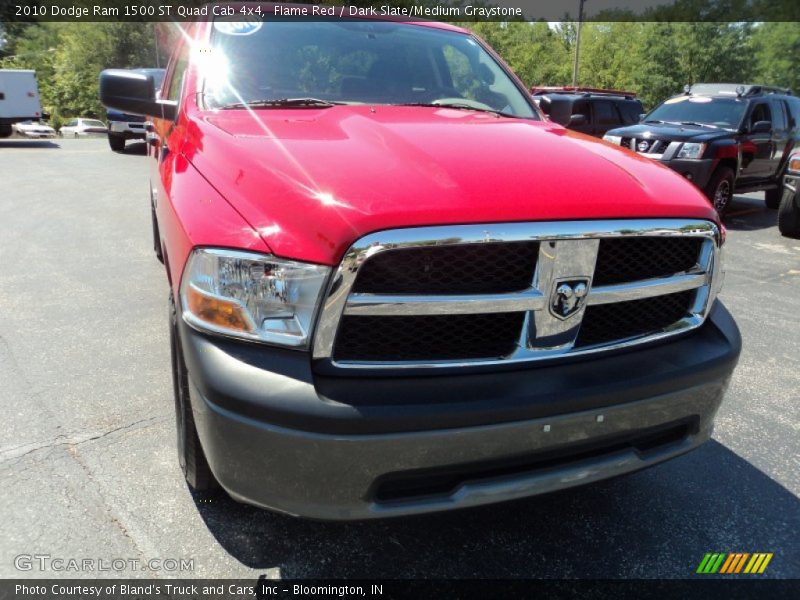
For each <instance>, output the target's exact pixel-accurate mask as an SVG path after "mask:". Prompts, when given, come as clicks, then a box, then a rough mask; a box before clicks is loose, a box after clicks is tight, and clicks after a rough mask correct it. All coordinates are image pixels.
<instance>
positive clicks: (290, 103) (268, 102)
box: [218, 98, 343, 110]
mask: <svg viewBox="0 0 800 600" xmlns="http://www.w3.org/2000/svg"><path fill="white" fill-rule="evenodd" d="M337 104H343V102H331V101H330V100H320V99H319V98H276V99H264V100H248V101H247V102H233V103H231V104H224V105H223V106H220V107H218V108H219V109H220V110H226V109H229V108H305V107H308V108H329V107H331V106H336V105H337Z"/></svg>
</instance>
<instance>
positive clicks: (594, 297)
mask: <svg viewBox="0 0 800 600" xmlns="http://www.w3.org/2000/svg"><path fill="white" fill-rule="evenodd" d="M642 236H681V237H683V236H693V237H702V238H705V239H706V240H707V242H706V243H704V244H703V246H702V249H701V252H700V256H699V257H698V263H697V265H696V266H695V268H694V269H691V270H690V271H687V272H685V273H676V274H675V275H673V276H669V277H664V278H657V279H649V280H643V281H638V282H631V283H624V284H618V285H607V286H598V287H596V288H592V287H591V278H592V276H593V275H594V262H595V260H596V257H597V248H598V246H599V240H601V239H606V238H622V237H642ZM719 240H720V234H719V229H718V228H717V226H716V225H715V224H714V223H713V222H710V221H703V220H688V219H647V220H641V219H639V220H608V221H549V222H533V223H493V224H485V225H454V226H434V227H416V228H408V229H395V230H388V231H380V232H377V233H372V234H369V235H367V236H365V237H363V238H361V239H360V240H358V241H357V242H355V243H354V244H353V245H352V246H351V247H350V249H348V251H347V252H346V253H345V255H344V258H343V259H342V261H341V263H340V265H339V267H338V269H337V271H336V272H335V273H334V274H333V276H332V277H331V281H330V284H329V287H328V289H327V291H326V294H325V296H324V302H323V305H322V309H321V312H320V317H319V320H318V323H317V327H316V330H315V332H314V343H313V350H312V356H313V358H314V359H317V360H322V361H328V362H329V363H330V364H331V365H333V366H335V367H337V368H342V369H382V368H391V369H396V368H406V369H407V368H423V369H428V368H436V367H457V366H476V365H493V364H498V365H499V364H508V363H510V362H528V361H535V360H542V359H547V358H553V357H556V356H562V355H565V354H569V355H570V356H573V355H583V354H591V353H595V352H602V351H606V350H611V349H617V348H623V347H628V346H632V345H635V344H638V343H642V342H645V341H653V340H659V339H663V338H665V337H669V336H672V335H675V334H677V333H681V332H684V331H687V330H690V329H693V328H695V327H699V326H700V325H701V324H702V323H703V321H704V319H705V317H706V315H707V313H708V311H709V310H710V304H711V302H710V300H713V297H714V295H715V294H714V293H713V290H712V288H711V286H712V280H713V279H714V277H713V276H712V275H716V271H717V269H718V263H719V261H718V260H715V257H716V254H717V248H718V246H719ZM529 241H538V242H540V244H541V245H540V253H539V258H538V262H537V266H536V273H535V275H534V280H533V282H532V284H531V287H530V288H528V289H527V290H523V291H521V292H514V293H507V294H487V295H483V294H476V295H453V296H449V295H430V296H427V295H383V294H368V293H358V294H350V290H351V289H352V287H353V284H354V283H355V280H356V277H357V275H358V271H359V269H360V268H361V267H362V266H363V265H364V263H365V262H367V261H368V260H371V259H372V258H373V257H374V256H376V255H377V254H380V253H383V252H387V251H402V250H403V249H405V248H415V247H422V246H453V245H463V244H484V243H497V242H529ZM570 278H584V279H588V280H589V281H590V283H589V292H588V295H587V298H586V302H585V303H584V307H582V308H581V309H580V310H578V311H576V313H574V314H571V315H569V317H568V318H566V319H557V318H556V317H555V316H553V315H552V314H550V311H549V308H548V307H549V304H550V298H551V297H552V294H553V293H554V290H555V288H554V286H555V285H556V282H558V281H563V280H565V279H570ZM692 289H697V290H698V294H697V298H696V301H695V304H694V306H693V308H692V312H691V314H689V315H687V317H686V318H684V319H682V320H680V321H678V322H677V323H675V324H674V325H673V326H671V327H670V328H669V329H668V330H665V331H663V332H659V333H657V334H654V335H649V336H644V337H641V336H640V337H638V338H632V339H626V340H619V341H617V342H614V343H612V344H605V345H602V346H597V347H581V348H577V349H576V348H574V342H575V339H576V337H577V333H578V330H579V326H580V323H581V320H582V318H583V312H584V311H585V306H588V305H595V304H607V303H611V302H622V301H627V300H636V299H641V298H650V297H653V296H657V295H662V294H670V293H675V292H680V291H687V290H692ZM510 311H519V312H523V311H524V312H525V313H526V316H525V321H524V325H523V328H522V331H521V333H520V338H519V341H518V345H517V348H516V350H515V351H514V352H512V353H511V354H510V355H508V356H505V357H499V358H496V359H488V360H486V359H469V360H451V361H426V362H422V363H419V362H405V361H403V362H375V361H363V362H362V361H358V362H356V361H333V360H332V353H333V347H334V342H335V338H336V332H337V329H338V325H339V320H340V319H341V317H342V315H345V314H347V315H380V316H390V315H395V316H397V315H441V314H474V313H492V312H495V313H496V312H510Z"/></svg>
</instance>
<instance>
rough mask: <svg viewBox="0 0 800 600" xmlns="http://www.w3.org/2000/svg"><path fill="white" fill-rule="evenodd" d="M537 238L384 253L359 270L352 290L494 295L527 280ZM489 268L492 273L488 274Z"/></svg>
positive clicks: (532, 267) (527, 283) (536, 252)
mask: <svg viewBox="0 0 800 600" xmlns="http://www.w3.org/2000/svg"><path fill="white" fill-rule="evenodd" d="M538 255H539V244H538V242H514V243H510V244H480V245H473V246H469V245H467V246H423V247H420V248H404V249H396V250H390V251H387V252H384V253H382V254H381V255H380V257H379V259H378V260H367V261H365V262H364V265H363V267H362V268H361V269H360V271H359V274H358V278H357V279H356V282H355V284H354V286H353V292H356V293H360V292H369V293H373V294H497V293H502V292H516V291H519V290H524V289H525V288H527V287H528V286H530V284H531V280H532V279H533V273H534V270H535V268H536V259H537V257H538ZM490 270H491V271H492V272H493V273H494V274H495V275H494V276H493V277H486V273H487V272H489V271H490Z"/></svg>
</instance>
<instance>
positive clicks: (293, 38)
mask: <svg viewBox="0 0 800 600" xmlns="http://www.w3.org/2000/svg"><path fill="white" fill-rule="evenodd" d="M153 88H154V86H153V81H152V79H151V78H149V77H147V76H146V75H141V74H136V73H131V72H126V71H106V72H104V73H103V74H102V76H101V97H102V99H103V102H104V103H105V104H106V105H107V106H110V107H113V108H116V109H118V110H122V111H124V112H127V113H139V114H147V115H150V119H151V123H149V124H148V129H149V130H150V136H149V141H148V144H149V154H150V159H149V160H150V162H151V164H152V179H151V201H152V210H153V230H154V234H155V247H156V250H157V253H158V254H159V256H160V257H161V259H162V260H163V262H164V265H165V267H166V273H167V277H168V279H169V283H170V287H171V290H172V293H171V296H170V314H171V332H172V336H171V339H172V359H173V373H174V380H175V408H176V412H177V423H178V443H179V456H180V463H181V466H182V468H183V470H184V473H185V475H186V479H187V480H188V482H189V484H190V485H192V486H193V487H194V488H197V489H201V490H202V489H209V488H212V487H214V486H216V485H221V486H222V487H223V488H224V489H225V490H226V491H227V492H228V493H229V494H230V495H231V496H233V497H234V498H236V499H238V500H241V501H244V502H249V503H252V504H256V505H259V506H262V507H268V508H271V509H274V510H279V511H283V512H286V513H290V514H293V515H302V516H307V517H314V518H320V519H361V518H374V517H384V516H394V515H408V514H414V513H423V512H429V511H437V510H443V509H451V508H459V507H466V506H474V505H479V504H485V503H489V502H496V501H500V500H509V499H513V498H521V497H525V496H529V495H533V494H539V493H543V492H548V491H551V490H557V489H562V488H567V487H570V486H575V485H578V484H583V483H589V482H592V481H597V480H600V479H604V478H607V477H612V476H615V475H619V474H622V473H628V472H631V471H635V470H637V469H641V468H643V467H648V466H650V465H654V464H656V463H659V462H661V461H664V460H666V459H669V458H672V457H675V456H678V455H680V454H683V453H685V452H687V451H689V450H692V449H693V448H696V447H697V446H699V445H700V444H702V443H703V442H704V441H706V440H707V439H708V438H709V436H710V434H711V430H712V420H713V418H714V415H715V413H716V411H717V408H718V407H719V404H720V402H721V400H722V396H723V393H724V391H725V389H726V386H727V384H728V381H729V378H730V375H731V372H732V370H733V368H734V366H735V363H736V361H737V359H738V355H739V350H740V338H739V334H738V330H737V328H736V325H735V323H734V321H733V320H732V318H731V316H730V315H729V313H728V312H727V311H726V309H725V308H724V307H723V305H722V304H721V303H720V301H719V300H718V299H717V293H718V290H719V288H720V285H721V282H722V248H723V243H724V229H723V228H722V227H721V225H720V223H719V219H718V217H717V214H716V212H715V211H714V209H713V208H712V207H711V205H710V204H709V203H708V202H707V201H706V199H705V198H704V197H703V195H702V194H701V193H700V192H699V191H698V190H697V189H695V188H694V187H693V186H692V185H691V184H690V183H688V182H686V181H684V180H683V179H682V178H681V177H680V176H679V175H677V174H675V173H673V172H672V171H670V170H669V169H666V168H664V167H662V166H659V165H657V164H655V163H653V162H652V161H650V160H649V159H647V158H645V157H640V156H637V155H635V154H634V153H632V152H629V151H627V150H622V149H620V148H615V147H613V146H612V145H611V144H608V143H605V142H602V141H600V140H597V139H593V138H589V137H587V136H583V135H581V134H578V133H575V132H570V131H568V130H566V129H564V128H563V127H561V126H560V125H557V124H554V123H551V122H548V121H546V120H544V119H543V117H542V116H541V114H540V113H539V112H538V111H537V109H536V107H535V106H534V105H533V103H532V100H531V98H530V97H529V95H528V94H527V93H526V90H525V87H524V86H523V85H522V83H521V82H520V81H519V80H518V79H517V78H516V77H515V76H514V75H513V74H512V73H511V71H510V70H509V69H508V67H506V66H505V65H504V63H503V62H502V61H501V59H500V58H499V57H498V56H497V55H496V54H495V53H494V52H493V51H492V50H491V49H490V48H489V47H488V46H486V44H485V43H484V42H483V41H481V40H480V39H478V38H476V37H475V36H473V35H471V34H470V33H469V32H467V31H464V30H462V29H459V28H456V27H453V26H450V25H445V24H433V23H402V22H387V21H377V20H350V21H336V20H305V21H304V20H299V21H281V20H274V19H269V18H266V19H264V20H258V21H251V22H233V21H226V20H218V21H213V22H211V23H197V24H195V25H194V26H192V27H191V28H189V29H188V31H187V32H186V35H185V36H184V39H183V40H182V41H181V43H180V46H179V47H178V48H177V49H176V51H175V53H174V56H173V58H172V60H171V62H170V65H169V67H168V69H167V74H166V78H165V81H164V84H163V87H162V89H161V93H160V95H159V96H158V99H156V95H155V91H154V89H153ZM675 485H676V486H677V485H680V482H675Z"/></svg>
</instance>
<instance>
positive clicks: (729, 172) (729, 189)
mask: <svg viewBox="0 0 800 600" xmlns="http://www.w3.org/2000/svg"><path fill="white" fill-rule="evenodd" d="M733 182H734V175H733V169H731V168H730V167H720V168H718V169H717V170H716V171H714V174H713V175H712V176H711V180H710V181H709V182H708V185H707V186H706V189H705V193H706V196H707V197H708V199H709V200H710V201H711V204H712V205H713V206H714V208H715V209H717V214H719V216H720V217H722V216H723V215H724V214H725V211H727V210H728V206H730V203H731V199H732V198H733Z"/></svg>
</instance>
